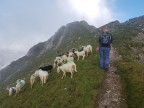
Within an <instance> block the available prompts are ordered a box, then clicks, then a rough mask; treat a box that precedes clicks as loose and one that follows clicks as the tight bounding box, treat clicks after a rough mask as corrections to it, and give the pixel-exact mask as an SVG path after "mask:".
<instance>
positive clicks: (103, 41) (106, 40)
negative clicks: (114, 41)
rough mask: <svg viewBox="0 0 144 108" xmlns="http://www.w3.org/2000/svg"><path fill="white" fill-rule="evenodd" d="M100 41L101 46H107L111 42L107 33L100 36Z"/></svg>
mask: <svg viewBox="0 0 144 108" xmlns="http://www.w3.org/2000/svg"><path fill="white" fill-rule="evenodd" d="M100 40H101V44H103V45H108V44H110V42H111V36H110V35H109V34H108V33H106V34H101V36H100Z"/></svg>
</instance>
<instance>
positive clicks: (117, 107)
mask: <svg viewBox="0 0 144 108" xmlns="http://www.w3.org/2000/svg"><path fill="white" fill-rule="evenodd" d="M120 59H121V56H120V55H119V54H118V53H117V52H116V50H115V49H114V48H113V47H112V48H111V52H110V68H109V70H108V71H107V72H106V75H105V78H104V81H103V84H102V87H101V89H100V94H99V95H98V97H97V103H96V105H95V107H96V108H126V102H125V99H124V96H123V92H122V91H123V90H122V83H121V78H120V75H119V74H118V73H117V68H116V67H115V66H114V62H115V61H118V60H120Z"/></svg>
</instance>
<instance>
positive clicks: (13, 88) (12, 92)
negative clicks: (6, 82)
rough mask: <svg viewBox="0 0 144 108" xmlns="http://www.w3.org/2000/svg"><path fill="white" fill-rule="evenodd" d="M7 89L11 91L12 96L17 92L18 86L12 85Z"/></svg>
mask: <svg viewBox="0 0 144 108" xmlns="http://www.w3.org/2000/svg"><path fill="white" fill-rule="evenodd" d="M7 90H8V91H9V96H12V95H13V94H14V93H16V87H10V88H8V89H7Z"/></svg>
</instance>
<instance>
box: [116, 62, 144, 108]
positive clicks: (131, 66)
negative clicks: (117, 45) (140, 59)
mask: <svg viewBox="0 0 144 108" xmlns="http://www.w3.org/2000/svg"><path fill="white" fill-rule="evenodd" d="M117 66H118V70H119V73H120V75H121V77H122V79H123V82H124V87H125V92H126V95H127V103H128V106H129V108H144V66H143V64H139V63H135V62H132V61H131V62H125V61H121V62H119V63H118V64H117Z"/></svg>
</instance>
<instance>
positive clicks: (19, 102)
mask: <svg viewBox="0 0 144 108" xmlns="http://www.w3.org/2000/svg"><path fill="white" fill-rule="evenodd" d="M76 64H77V70H78V72H77V73H75V74H74V78H73V79H71V78H70V74H67V77H65V78H64V79H63V80H62V79H61V76H62V73H59V74H58V73H57V72H56V70H53V72H52V73H51V74H50V76H49V79H48V81H47V83H46V84H45V85H44V87H42V86H41V85H40V83H39V80H37V81H36V84H35V85H34V88H33V89H32V90H31V89H30V85H29V81H27V84H26V87H25V90H24V91H23V92H21V94H20V96H18V97H14V96H13V97H8V94H7V92H5V93H4V95H2V98H1V99H0V106H1V108H28V107H30V108H48V107H50V108H92V107H93V105H94V102H95V98H96V95H97V94H98V90H99V88H100V85H101V83H102V79H103V76H104V72H103V71H102V70H100V69H99V63H98V53H96V52H93V54H92V55H91V56H89V57H87V58H86V59H85V60H80V61H76Z"/></svg>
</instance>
